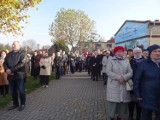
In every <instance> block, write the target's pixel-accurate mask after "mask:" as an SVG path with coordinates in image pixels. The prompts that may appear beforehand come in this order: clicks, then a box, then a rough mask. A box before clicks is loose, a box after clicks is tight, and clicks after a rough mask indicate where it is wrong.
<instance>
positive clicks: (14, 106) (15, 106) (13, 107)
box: [8, 105, 18, 110]
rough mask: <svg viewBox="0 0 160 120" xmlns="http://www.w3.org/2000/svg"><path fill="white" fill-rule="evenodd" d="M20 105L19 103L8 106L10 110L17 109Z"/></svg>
mask: <svg viewBox="0 0 160 120" xmlns="http://www.w3.org/2000/svg"><path fill="white" fill-rule="evenodd" d="M17 107H18V105H12V106H10V107H9V108H8V110H13V109H15V108H17Z"/></svg>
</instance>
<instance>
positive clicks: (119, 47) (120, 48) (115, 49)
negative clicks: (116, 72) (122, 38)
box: [113, 46, 124, 53]
mask: <svg viewBox="0 0 160 120" xmlns="http://www.w3.org/2000/svg"><path fill="white" fill-rule="evenodd" d="M118 50H122V51H123V52H124V47H123V46H116V47H115V48H114V50H113V52H114V53H116V52H117V51H118Z"/></svg>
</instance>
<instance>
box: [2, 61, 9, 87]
mask: <svg viewBox="0 0 160 120" xmlns="http://www.w3.org/2000/svg"><path fill="white" fill-rule="evenodd" d="M3 62H4V60H2V59H1V60H0V85H8V80H7V74H6V73H5V71H4V67H3Z"/></svg>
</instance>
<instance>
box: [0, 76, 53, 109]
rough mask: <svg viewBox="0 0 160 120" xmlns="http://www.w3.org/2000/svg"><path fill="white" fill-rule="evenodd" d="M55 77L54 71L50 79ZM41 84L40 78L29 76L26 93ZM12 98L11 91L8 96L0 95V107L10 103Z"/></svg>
mask: <svg viewBox="0 0 160 120" xmlns="http://www.w3.org/2000/svg"><path fill="white" fill-rule="evenodd" d="M54 79H55V74H54V73H52V74H51V76H50V80H54ZM40 86H41V85H40V83H39V79H37V80H34V79H33V77H31V76H28V79H27V80H26V83H25V91H26V93H30V92H32V91H33V90H35V89H37V88H39V87H40ZM11 100H12V98H11V94H10V93H9V94H8V95H7V96H6V97H3V96H0V107H4V106H5V105H7V104H8V103H10V102H11Z"/></svg>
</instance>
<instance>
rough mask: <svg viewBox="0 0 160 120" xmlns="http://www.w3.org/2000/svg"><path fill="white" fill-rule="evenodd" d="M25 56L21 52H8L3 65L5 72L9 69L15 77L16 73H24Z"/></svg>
mask: <svg viewBox="0 0 160 120" xmlns="http://www.w3.org/2000/svg"><path fill="white" fill-rule="evenodd" d="M25 63H26V54H25V52H24V51H23V50H19V51H18V52H13V51H11V52H9V53H8V54H7V56H6V58H5V61H4V63H3V66H4V69H5V71H6V70H7V69H10V70H11V72H12V73H13V74H14V75H16V74H17V73H18V72H25Z"/></svg>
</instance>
